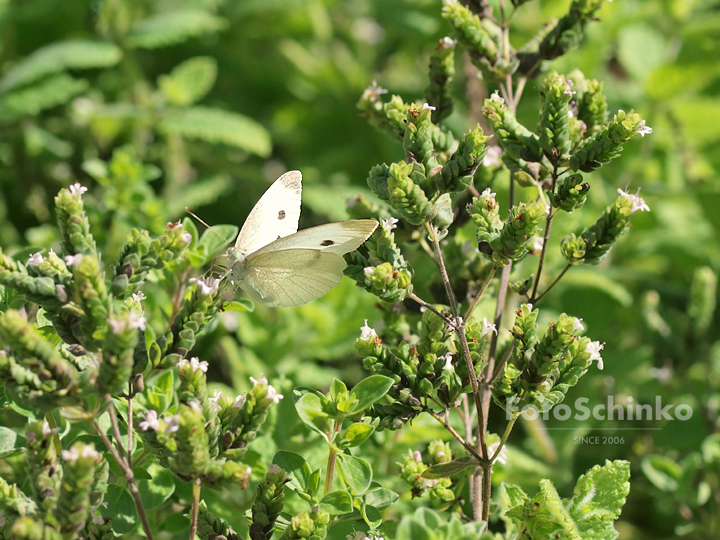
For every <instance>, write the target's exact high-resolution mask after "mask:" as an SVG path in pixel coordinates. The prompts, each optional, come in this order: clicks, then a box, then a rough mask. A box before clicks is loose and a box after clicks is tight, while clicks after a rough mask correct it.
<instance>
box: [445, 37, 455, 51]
mask: <svg viewBox="0 0 720 540" xmlns="http://www.w3.org/2000/svg"><path fill="white" fill-rule="evenodd" d="M442 42H443V45H444V46H445V47H447V48H448V49H450V48H452V47H454V46H455V45H457V39H452V38H449V37H444V38H442Z"/></svg>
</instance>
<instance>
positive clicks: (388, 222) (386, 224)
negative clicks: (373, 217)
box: [382, 217, 400, 232]
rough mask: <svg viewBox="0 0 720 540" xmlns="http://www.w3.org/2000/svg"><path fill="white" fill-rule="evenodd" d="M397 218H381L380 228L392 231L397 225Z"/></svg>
mask: <svg viewBox="0 0 720 540" xmlns="http://www.w3.org/2000/svg"><path fill="white" fill-rule="evenodd" d="M398 221H400V220H398V219H395V218H394V217H389V218H387V219H383V220H382V228H383V229H385V230H386V231H387V232H390V231H392V230H393V229H394V228H395V227H397V224H398Z"/></svg>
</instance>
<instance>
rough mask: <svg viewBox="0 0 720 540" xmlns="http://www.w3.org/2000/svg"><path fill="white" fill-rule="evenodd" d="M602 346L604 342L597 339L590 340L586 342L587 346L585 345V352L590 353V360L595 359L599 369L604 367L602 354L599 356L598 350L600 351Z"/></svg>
mask: <svg viewBox="0 0 720 540" xmlns="http://www.w3.org/2000/svg"><path fill="white" fill-rule="evenodd" d="M604 347H605V344H604V343H600V342H599V341H591V342H590V343H588V345H587V347H585V352H586V353H589V354H590V361H591V362H592V361H593V360H597V363H598V369H600V370H602V369H603V368H604V367H605V365H604V364H603V359H602V356H600V351H602V350H603V348H604Z"/></svg>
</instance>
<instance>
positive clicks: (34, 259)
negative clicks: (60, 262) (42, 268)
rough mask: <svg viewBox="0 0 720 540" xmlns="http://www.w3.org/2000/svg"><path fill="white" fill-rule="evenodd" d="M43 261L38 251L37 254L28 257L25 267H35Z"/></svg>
mask: <svg viewBox="0 0 720 540" xmlns="http://www.w3.org/2000/svg"><path fill="white" fill-rule="evenodd" d="M44 260H45V259H44V258H43V256H42V254H41V253H40V252H39V251H38V252H37V253H33V254H32V255H30V258H29V259H28V262H27V266H33V267H37V266H38V265H39V264H40V263H41V262H43V261H44Z"/></svg>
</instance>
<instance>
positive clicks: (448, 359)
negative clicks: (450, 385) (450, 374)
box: [438, 353, 453, 369]
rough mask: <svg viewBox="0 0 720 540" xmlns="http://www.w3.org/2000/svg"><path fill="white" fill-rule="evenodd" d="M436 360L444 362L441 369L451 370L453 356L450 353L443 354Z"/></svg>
mask: <svg viewBox="0 0 720 540" xmlns="http://www.w3.org/2000/svg"><path fill="white" fill-rule="evenodd" d="M438 360H444V361H445V365H444V366H443V369H453V363H452V360H453V356H452V354H451V353H445V354H443V355H442V356H440V357H438Z"/></svg>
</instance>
